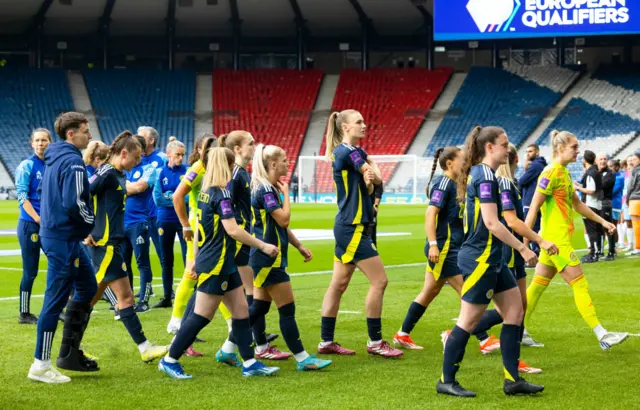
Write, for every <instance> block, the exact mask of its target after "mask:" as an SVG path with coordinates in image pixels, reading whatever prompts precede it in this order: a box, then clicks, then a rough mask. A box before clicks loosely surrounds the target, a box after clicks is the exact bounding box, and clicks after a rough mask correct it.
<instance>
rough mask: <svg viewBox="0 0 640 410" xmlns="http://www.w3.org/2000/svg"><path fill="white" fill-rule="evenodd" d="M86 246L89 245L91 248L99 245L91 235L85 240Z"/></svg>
mask: <svg viewBox="0 0 640 410" xmlns="http://www.w3.org/2000/svg"><path fill="white" fill-rule="evenodd" d="M83 243H84V244H85V245H87V246H88V247H90V248H93V247H96V246H98V244H97V243H96V241H95V240H94V239H93V236H91V235H89V236H87V237H86V238H85V239H84V242H83Z"/></svg>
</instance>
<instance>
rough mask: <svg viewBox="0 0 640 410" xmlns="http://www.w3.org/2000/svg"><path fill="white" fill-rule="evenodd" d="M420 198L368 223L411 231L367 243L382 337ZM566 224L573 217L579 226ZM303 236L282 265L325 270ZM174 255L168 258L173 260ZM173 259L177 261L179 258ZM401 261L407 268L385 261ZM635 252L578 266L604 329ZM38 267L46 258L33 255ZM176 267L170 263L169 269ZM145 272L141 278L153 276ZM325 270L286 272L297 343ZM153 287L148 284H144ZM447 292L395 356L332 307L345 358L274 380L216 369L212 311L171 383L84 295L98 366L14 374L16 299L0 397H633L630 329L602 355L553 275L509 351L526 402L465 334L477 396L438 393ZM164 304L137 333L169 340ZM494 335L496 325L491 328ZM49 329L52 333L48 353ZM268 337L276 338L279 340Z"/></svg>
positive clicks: (48, 400) (326, 221)
mask: <svg viewBox="0 0 640 410" xmlns="http://www.w3.org/2000/svg"><path fill="white" fill-rule="evenodd" d="M334 216H335V207H334V206H331V205H327V206H320V205H317V206H312V205H302V206H294V208H293V228H322V229H331V227H332V224H333V218H334ZM423 218H424V208H423V207H422V206H388V207H382V208H381V214H380V226H379V228H378V231H379V232H393V231H396V232H409V233H411V236H397V237H382V238H380V239H379V250H380V253H381V255H382V258H383V260H384V262H385V264H386V265H387V266H388V267H389V268H388V270H387V273H388V276H389V286H388V288H387V291H386V296H385V306H384V313H383V324H384V325H383V326H384V327H383V331H384V336H385V338H386V339H387V340H390V339H391V338H392V336H393V333H394V332H395V331H396V330H397V329H398V328H399V326H400V325H401V323H402V320H403V318H404V315H405V313H406V310H407V308H408V306H409V304H410V303H411V301H412V300H413V298H414V297H415V296H416V294H417V293H418V292H419V290H420V289H421V287H422V283H423V279H424V266H423V265H422V263H423V262H424V255H423V246H424V227H423V226H424V219H423ZM16 220H17V208H16V206H15V203H12V202H0V221H2V222H0V229H11V228H14V227H15V225H16ZM581 225H582V223H580V222H579V223H578V224H577V226H581ZM575 239H576V247H578V248H582V247H584V241H583V239H582V232H581V231H580V232H576V238H575ZM307 246H308V247H309V248H310V249H311V250H312V251H313V252H314V255H315V258H314V260H313V261H312V262H310V263H308V264H303V263H302V261H301V259H300V258H299V257H298V255H297V254H296V253H294V252H291V253H290V268H289V270H290V272H292V273H303V272H318V271H327V270H329V269H331V267H332V253H333V241H311V242H307ZM0 249H18V243H17V240H16V239H14V238H6V237H5V238H0ZM176 250H177V249H176ZM176 259H177V260H179V258H176ZM152 263H153V270H154V275H155V276H154V277H155V278H158V279H159V277H160V267H159V263H158V259H157V257H155V256H152ZM179 264H180V262H178V265H179ZM400 264H419V265H415V266H408V267H395V268H394V267H392V266H394V265H400ZM637 266H638V259H635V260H634V259H631V258H624V257H621V258H620V259H619V260H618V261H616V262H613V263H609V264H605V263H600V264H597V265H589V266H586V267H585V271H586V274H587V277H588V279H589V283H590V291H591V295H592V297H593V300H594V304H595V305H596V307H597V309H598V315H599V317H600V318H601V320H602V322H603V325H604V326H605V327H607V328H610V329H611V330H616V331H630V332H632V333H640V324H639V323H638V317H637V314H638V301H637V289H638V288H639V287H640V276H639V275H638V268H637ZM20 267H21V262H20V257H2V258H0V298H4V297H11V296H17V295H18V284H19V281H20V274H21V273H20V272H19V271H18V270H14V271H12V270H6V268H13V269H17V268H20ZM40 267H41V269H46V259H45V258H44V257H43V258H42V261H41V263H40ZM181 269H182V268H181V266H177V270H178V271H180V270H181ZM45 276H46V275H45V273H44V272H43V273H40V275H39V276H38V279H37V281H36V285H35V288H34V294H42V292H43V290H44V283H45ZM158 279H156V281H154V284H157V285H160V284H161V282H160V281H159V280H158ZM329 280H330V275H328V274H318V275H309V276H293V277H292V284H293V286H294V290H295V295H296V305H297V319H298V324H299V327H300V330H301V335H302V341H303V343H304V344H305V347H306V349H307V350H308V351H309V352H310V353H313V352H314V351H315V349H316V346H317V343H318V341H319V338H320V312H319V309H320V307H321V304H322V298H323V296H324V292H325V290H326V288H327V286H328V283H329ZM367 288H368V283H367V281H366V279H365V278H364V277H363V275H362V274H360V273H356V274H355V275H354V278H353V281H352V283H351V285H350V287H349V290H348V292H346V294H345V295H344V298H343V301H342V304H341V306H340V308H341V310H344V311H354V312H364V299H365V295H366V293H367ZM155 290H156V294H157V295H159V294H160V293H161V288H160V287H156V288H155ZM41 304H42V299H41V298H34V299H33V301H32V310H33V311H34V312H36V313H38V312H39V311H40V308H41ZM458 312H459V301H458V299H457V297H456V295H455V292H453V290H452V289H450V288H446V289H444V290H443V292H442V294H441V295H440V296H439V297H438V298H437V299H436V300H435V301H434V303H433V304H432V306H430V307H429V309H428V310H427V312H426V313H425V315H424V317H423V319H422V320H421V321H420V323H419V324H418V325H417V327H416V329H415V331H414V332H413V337H414V340H416V341H417V342H418V343H420V344H422V345H424V346H425V350H423V351H408V352H406V353H405V356H404V358H402V359H400V360H385V359H382V358H379V357H370V356H368V355H367V353H366V350H365V342H366V340H367V330H366V323H365V316H364V314H363V313H360V314H353V313H352V314H346V313H345V314H340V315H339V318H338V325H337V331H336V337H337V340H338V341H339V342H340V343H342V344H343V345H344V346H347V347H351V348H355V349H356V350H357V355H356V356H355V357H338V358H334V365H333V366H332V367H330V368H329V369H328V370H327V371H323V372H318V373H299V372H297V371H296V370H295V363H294V361H293V360H289V361H287V362H284V363H279V365H280V366H281V367H282V370H281V372H280V374H279V375H278V376H277V377H274V378H270V379H261V378H257V379H244V378H242V377H241V376H240V372H239V370H238V369H232V368H228V367H225V366H222V365H218V364H217V363H216V362H215V360H214V354H215V352H216V350H217V349H218V347H219V346H220V345H221V343H222V341H223V340H224V338H225V335H226V326H225V324H224V323H223V321H222V319H220V318H219V317H216V318H215V319H214V321H213V322H212V323H211V325H210V326H208V327H207V328H206V329H205V330H204V331H203V333H202V337H203V338H205V339H207V343H203V344H198V346H197V347H198V348H199V350H201V351H203V352H204V353H205V354H206V357H204V358H197V359H196V358H184V359H183V360H182V362H183V364H184V366H185V368H186V370H187V371H188V372H190V373H192V374H193V375H194V379H193V380H191V381H184V382H177V381H174V380H171V379H169V378H168V377H166V376H165V375H164V374H162V373H160V372H159V371H158V370H157V368H156V366H155V364H154V365H146V364H144V363H142V362H141V361H140V359H139V356H138V352H137V349H136V347H135V345H134V344H133V343H132V342H131V339H130V338H129V336H128V334H127V332H126V330H125V329H124V327H123V326H122V324H121V323H118V322H114V320H113V316H112V314H111V313H110V312H109V311H108V310H107V305H106V304H105V303H104V302H101V303H100V304H98V305H97V307H96V311H95V313H94V315H93V316H92V320H91V323H90V326H89V328H88V330H87V333H86V336H85V340H84V342H83V345H84V348H85V349H86V350H87V351H89V352H91V353H92V354H94V355H96V356H99V358H100V361H99V363H100V366H101V368H102V370H101V371H100V372H98V373H95V374H79V373H73V372H68V373H67V374H69V375H70V376H71V377H72V379H73V381H72V382H71V383H69V384H66V385H59V386H51V385H44V384H38V383H35V382H31V381H30V380H28V379H27V378H26V375H27V371H28V368H29V365H30V364H31V362H32V360H33V350H34V347H35V327H32V326H22V325H18V324H17V320H16V318H17V313H18V301H17V300H11V301H6V300H4V301H3V300H0V330H1V331H2V334H3V337H2V339H0V340H1V341H0V352H2V354H1V355H0V369H1V370H2V380H3V382H2V383H0V403H1V405H0V407H1V408H3V409H12V410H13V409H18V408H35V407H40V408H77V407H78V403H82V406H83V407H85V408H105V409H112V408H132V409H133V408H149V409H156V408H179V409H185V408H211V407H213V408H256V407H258V408H269V409H270V408H321V407H322V408H364V409H372V408H438V409H441V408H447V407H454V406H455V407H461V408H504V407H506V406H518V407H524V408H536V409H540V408H594V409H595V408H598V409H600V408H607V407H610V408H613V407H615V408H632V407H636V406H638V399H637V389H636V388H635V387H634V386H636V385H637V383H636V382H635V381H636V380H637V378H638V363H639V359H640V354H639V353H638V348H639V347H640V340H639V339H638V338H635V337H633V338H631V340H629V341H627V342H626V343H625V344H624V345H622V346H619V347H617V348H615V349H614V350H613V351H611V352H609V353H605V352H603V351H601V350H600V348H599V346H598V343H597V341H596V339H595V337H594V335H593V333H592V332H591V331H590V330H589V328H588V327H587V326H586V324H585V323H584V322H583V320H582V319H581V317H580V315H579V314H578V312H577V310H576V308H575V306H574V304H573V297H572V294H571V291H570V289H569V288H568V287H567V286H566V285H565V284H564V283H563V282H562V280H560V278H556V279H555V280H554V282H553V283H552V285H551V286H550V287H549V289H548V290H547V292H546V293H545V295H544V296H543V300H542V301H541V303H540V305H539V307H538V310H537V311H536V314H535V316H534V318H533V327H532V328H531V329H530V330H531V332H532V334H533V335H534V336H535V337H536V339H539V340H540V341H542V342H544V343H545V344H546V347H545V348H543V349H532V348H523V350H522V357H523V359H525V360H526V361H527V362H529V363H530V364H531V365H534V366H536V367H542V368H543V370H544V373H543V374H542V375H532V376H529V379H530V380H532V381H534V382H539V383H541V384H544V385H545V387H546V390H545V392H544V394H542V395H540V396H539V397H535V398H526V397H523V398H507V397H505V396H504V394H503V393H502V377H503V375H502V364H501V359H500V355H499V353H497V354H493V355H489V356H486V357H485V356H482V355H481V354H480V353H479V351H478V348H477V343H476V342H475V341H474V340H473V339H472V341H471V342H470V343H469V347H468V349H467V354H466V357H465V360H464V362H463V365H462V369H461V371H460V372H459V380H460V381H461V382H462V383H463V385H464V386H465V387H467V388H469V389H472V390H474V391H476V392H477V393H478V396H479V397H478V398H476V399H474V400H466V401H465V400H459V399H454V398H448V397H442V396H440V395H436V393H435V383H436V380H437V378H438V377H439V376H440V373H441V364H442V345H441V343H440V337H439V336H440V333H441V331H442V330H444V329H447V328H451V326H452V325H453V321H452V319H453V318H455V317H456V316H457V315H458ZM169 316H170V310H169V309H158V310H152V311H151V312H149V313H147V314H144V315H142V316H141V320H142V323H143V326H144V330H145V333H146V335H147V337H149V339H150V340H152V341H155V342H158V343H168V342H169V341H170V337H169V336H168V335H167V333H166V330H165V328H166V324H167V322H168V320H169ZM267 327H268V329H269V330H270V331H272V332H279V330H278V316H277V313H276V312H275V309H272V311H271V312H270V313H269V315H268V317H267ZM493 334H495V335H498V334H499V329H494V330H493ZM60 337H61V329H59V331H58V332H57V334H56V339H55V341H54V346H53V356H54V357H55V356H56V353H57V351H58V347H59V341H60ZM278 345H279V346H280V347H281V348H284V341H283V340H282V338H280V339H279V340H278Z"/></svg>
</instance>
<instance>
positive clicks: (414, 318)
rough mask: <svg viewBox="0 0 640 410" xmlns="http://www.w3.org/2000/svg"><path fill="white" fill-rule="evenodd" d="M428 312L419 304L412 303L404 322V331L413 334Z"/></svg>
mask: <svg viewBox="0 0 640 410" xmlns="http://www.w3.org/2000/svg"><path fill="white" fill-rule="evenodd" d="M426 310H427V308H426V307H424V306H422V305H421V304H419V303H418V302H411V305H410V306H409V310H408V311H407V315H406V316H405V317H404V322H402V331H403V332H404V333H407V334H408V333H411V331H412V330H413V328H414V327H415V326H416V323H418V321H419V320H420V318H421V317H422V315H424V312H425V311H426Z"/></svg>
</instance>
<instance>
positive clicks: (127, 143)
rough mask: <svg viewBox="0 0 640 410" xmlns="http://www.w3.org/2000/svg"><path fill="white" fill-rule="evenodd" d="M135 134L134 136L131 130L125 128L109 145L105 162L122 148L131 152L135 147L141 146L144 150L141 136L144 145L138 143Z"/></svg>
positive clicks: (144, 146)
mask: <svg viewBox="0 0 640 410" xmlns="http://www.w3.org/2000/svg"><path fill="white" fill-rule="evenodd" d="M136 137H138V136H137V135H136V136H134V135H133V134H132V133H131V131H129V130H127V131H124V132H122V133H121V134H120V135H118V136H117V137H116V138H115V139H114V140H113V142H112V143H111V146H110V147H109V153H108V154H107V160H106V161H107V162H109V161H110V160H111V159H112V158H113V157H116V156H118V155H120V153H121V152H122V150H126V151H127V152H132V151H133V150H135V149H136V148H141V150H142V151H144V150H145V148H146V144H144V138H143V137H140V138H142V142H143V144H144V145H141V144H140V140H139V139H138V138H136Z"/></svg>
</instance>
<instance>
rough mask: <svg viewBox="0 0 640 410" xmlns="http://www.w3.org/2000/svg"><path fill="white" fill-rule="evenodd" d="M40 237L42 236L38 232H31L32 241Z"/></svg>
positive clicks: (36, 240)
mask: <svg viewBox="0 0 640 410" xmlns="http://www.w3.org/2000/svg"><path fill="white" fill-rule="evenodd" d="M39 238H40V237H39V236H38V234H37V233H33V234H31V242H38V239H39Z"/></svg>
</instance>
